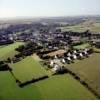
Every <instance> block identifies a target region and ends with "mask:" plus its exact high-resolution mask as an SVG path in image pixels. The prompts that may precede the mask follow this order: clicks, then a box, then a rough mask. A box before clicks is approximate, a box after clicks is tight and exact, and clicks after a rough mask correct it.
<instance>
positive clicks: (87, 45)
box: [73, 43, 90, 49]
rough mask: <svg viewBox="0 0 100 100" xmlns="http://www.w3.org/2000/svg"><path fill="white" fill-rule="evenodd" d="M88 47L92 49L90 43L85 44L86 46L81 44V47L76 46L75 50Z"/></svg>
mask: <svg viewBox="0 0 100 100" xmlns="http://www.w3.org/2000/svg"><path fill="white" fill-rule="evenodd" d="M88 47H90V45H89V44H88V43H84V44H81V45H77V46H74V47H73V48H74V49H85V48H88Z"/></svg>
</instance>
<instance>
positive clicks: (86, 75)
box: [66, 53, 100, 95]
mask: <svg viewBox="0 0 100 100" xmlns="http://www.w3.org/2000/svg"><path fill="white" fill-rule="evenodd" d="M66 67H67V68H68V69H70V70H72V72H74V73H76V74H77V75H78V76H79V77H81V79H83V80H85V81H86V82H87V83H88V84H89V86H91V88H93V89H94V90H95V91H96V92H97V93H98V94H99V95H100V77H99V76H100V53H94V54H92V55H91V56H90V57H89V58H85V59H83V60H77V61H75V63H73V64H70V65H66Z"/></svg>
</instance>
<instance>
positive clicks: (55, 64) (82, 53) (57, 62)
mask: <svg viewBox="0 0 100 100" xmlns="http://www.w3.org/2000/svg"><path fill="white" fill-rule="evenodd" d="M92 52H93V51H92V49H88V48H86V49H82V50H73V51H68V52H64V53H63V55H62V56H61V53H59V54H60V56H59V54H57V55H55V56H54V58H53V59H51V60H50V61H49V65H50V67H51V68H52V71H53V72H60V71H62V70H63V68H64V67H63V65H64V64H66V63H68V64H70V63H71V62H73V61H74V60H76V59H83V58H85V57H88V56H89V55H90V54H91V53H92Z"/></svg>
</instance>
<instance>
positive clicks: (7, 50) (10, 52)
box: [0, 42, 23, 60]
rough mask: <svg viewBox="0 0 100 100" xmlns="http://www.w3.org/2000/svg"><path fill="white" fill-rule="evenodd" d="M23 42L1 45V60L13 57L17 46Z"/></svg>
mask: <svg viewBox="0 0 100 100" xmlns="http://www.w3.org/2000/svg"><path fill="white" fill-rule="evenodd" d="M22 44H23V43H22V42H15V43H13V44H10V45H6V46H1V47H0V60H4V59H7V58H8V57H13V56H14V55H15V54H16V53H17V51H15V48H17V47H18V46H19V45H22Z"/></svg>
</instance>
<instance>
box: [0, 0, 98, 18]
mask: <svg viewBox="0 0 100 100" xmlns="http://www.w3.org/2000/svg"><path fill="white" fill-rule="evenodd" d="M77 15H100V0H0V18H10V17H11V18H12V17H57V16H77Z"/></svg>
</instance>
